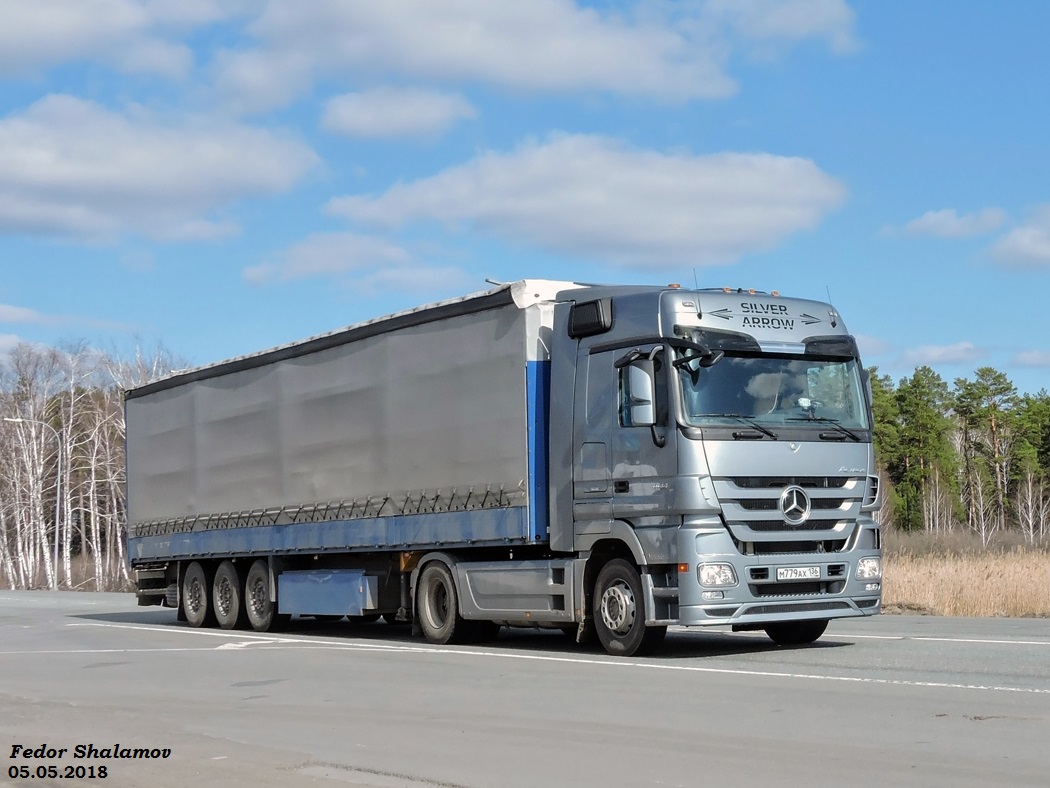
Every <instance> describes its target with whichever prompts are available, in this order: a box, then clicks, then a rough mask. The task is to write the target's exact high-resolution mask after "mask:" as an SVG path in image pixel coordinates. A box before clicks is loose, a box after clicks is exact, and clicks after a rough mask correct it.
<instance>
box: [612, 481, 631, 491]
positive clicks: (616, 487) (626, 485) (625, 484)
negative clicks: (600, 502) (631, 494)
mask: <svg viewBox="0 0 1050 788" xmlns="http://www.w3.org/2000/svg"><path fill="white" fill-rule="evenodd" d="M630 489H631V483H630V482H629V481H627V479H617V480H616V481H614V482H613V492H614V493H625V492H627V491H629V490H630Z"/></svg>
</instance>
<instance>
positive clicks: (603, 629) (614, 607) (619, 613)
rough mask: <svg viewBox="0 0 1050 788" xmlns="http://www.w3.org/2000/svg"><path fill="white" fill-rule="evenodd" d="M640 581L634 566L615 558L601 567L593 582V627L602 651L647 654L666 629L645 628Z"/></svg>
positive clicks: (626, 655) (620, 653)
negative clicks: (603, 649)
mask: <svg viewBox="0 0 1050 788" xmlns="http://www.w3.org/2000/svg"><path fill="white" fill-rule="evenodd" d="M643 600H644V597H643V596H642V579H641V577H640V576H639V575H638V570H637V569H635V567H634V566H633V565H632V564H630V563H628V562H627V561H624V560H623V559H622V558H616V559H613V560H612V561H610V562H609V563H607V564H606V565H605V566H604V567H602V571H601V572H599V573H598V579H597V580H596V581H595V583H594V594H593V605H594V628H595V629H596V630H597V632H598V639H599V640H600V641H601V644H602V647H603V648H605V650H606V651H607V652H608V653H610V654H612V655H614V656H618V657H633V656H641V655H643V654H648V653H649V652H651V651H652V650H653V649H654V648H656V647H657V646H658V645H659V644H660V643H661V641H663V639H664V635H665V634H667V627H647V626H646V625H645V605H644V601H643Z"/></svg>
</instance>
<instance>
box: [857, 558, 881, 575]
mask: <svg viewBox="0 0 1050 788" xmlns="http://www.w3.org/2000/svg"><path fill="white" fill-rule="evenodd" d="M880 577H882V560H881V559H878V558H862V559H860V560H859V561H857V579H858V580H878V579H879V578H880Z"/></svg>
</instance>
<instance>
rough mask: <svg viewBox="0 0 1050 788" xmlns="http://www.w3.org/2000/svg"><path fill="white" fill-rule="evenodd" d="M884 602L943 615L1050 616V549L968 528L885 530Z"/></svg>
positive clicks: (893, 608)
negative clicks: (989, 538)
mask: <svg viewBox="0 0 1050 788" xmlns="http://www.w3.org/2000/svg"><path fill="white" fill-rule="evenodd" d="M884 533H885V534H886V543H885V545H884V547H885V551H884V553H885V577H884V579H883V586H882V589H883V608H884V610H885V612H887V613H894V612H897V613H925V614H932V615H941V616H1047V617H1050V549H1048V548H1047V547H1046V546H1041V547H1025V546H1022V545H1018V544H1016V543H1011V540H1003V541H1000V542H999V543H997V544H995V545H992V546H991V547H989V548H987V549H986V548H983V547H981V544H980V542H979V541H977V540H975V539H973V538H971V537H969V536H968V535H967V534H955V535H947V536H933V535H930V534H902V533H893V532H890V529H887V531H886V532H884Z"/></svg>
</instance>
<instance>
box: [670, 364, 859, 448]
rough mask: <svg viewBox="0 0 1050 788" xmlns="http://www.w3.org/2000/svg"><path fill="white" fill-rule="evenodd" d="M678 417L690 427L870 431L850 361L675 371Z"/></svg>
mask: <svg viewBox="0 0 1050 788" xmlns="http://www.w3.org/2000/svg"><path fill="white" fill-rule="evenodd" d="M679 375H680V377H681V381H682V393H683V399H684V402H683V409H682V410H683V413H682V415H683V417H684V419H685V421H686V422H687V423H688V424H690V425H692V426H695V427H710V426H715V425H727V426H728V425H737V424H739V423H740V420H741V419H742V418H743V419H747V420H748V421H750V422H752V423H753V424H754V425H755V426H756V427H757V426H759V425H761V426H763V427H767V428H768V427H799V426H801V427H806V426H809V425H808V424H807V422H812V426H813V427H814V428H819V429H824V430H826V429H827V428H828V425H829V424H831V423H833V424H838V425H840V426H842V427H845V428H846V429H847V430H867V429H870V424H869V423H868V410H867V407H866V405H865V400H864V394H863V387H862V384H861V376H860V368H859V365H858V363H857V361H856V359H853V358H842V357H830V356H810V355H757V354H743V353H741V354H730V353H727V354H726V356H725V358H723V359H722V360H720V361H719V362H717V363H716V364H714V365H712V366H710V367H701V366H700V365H699V364H698V363H696V362H695V361H692V362H687V363H682V364H680V365H679Z"/></svg>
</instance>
